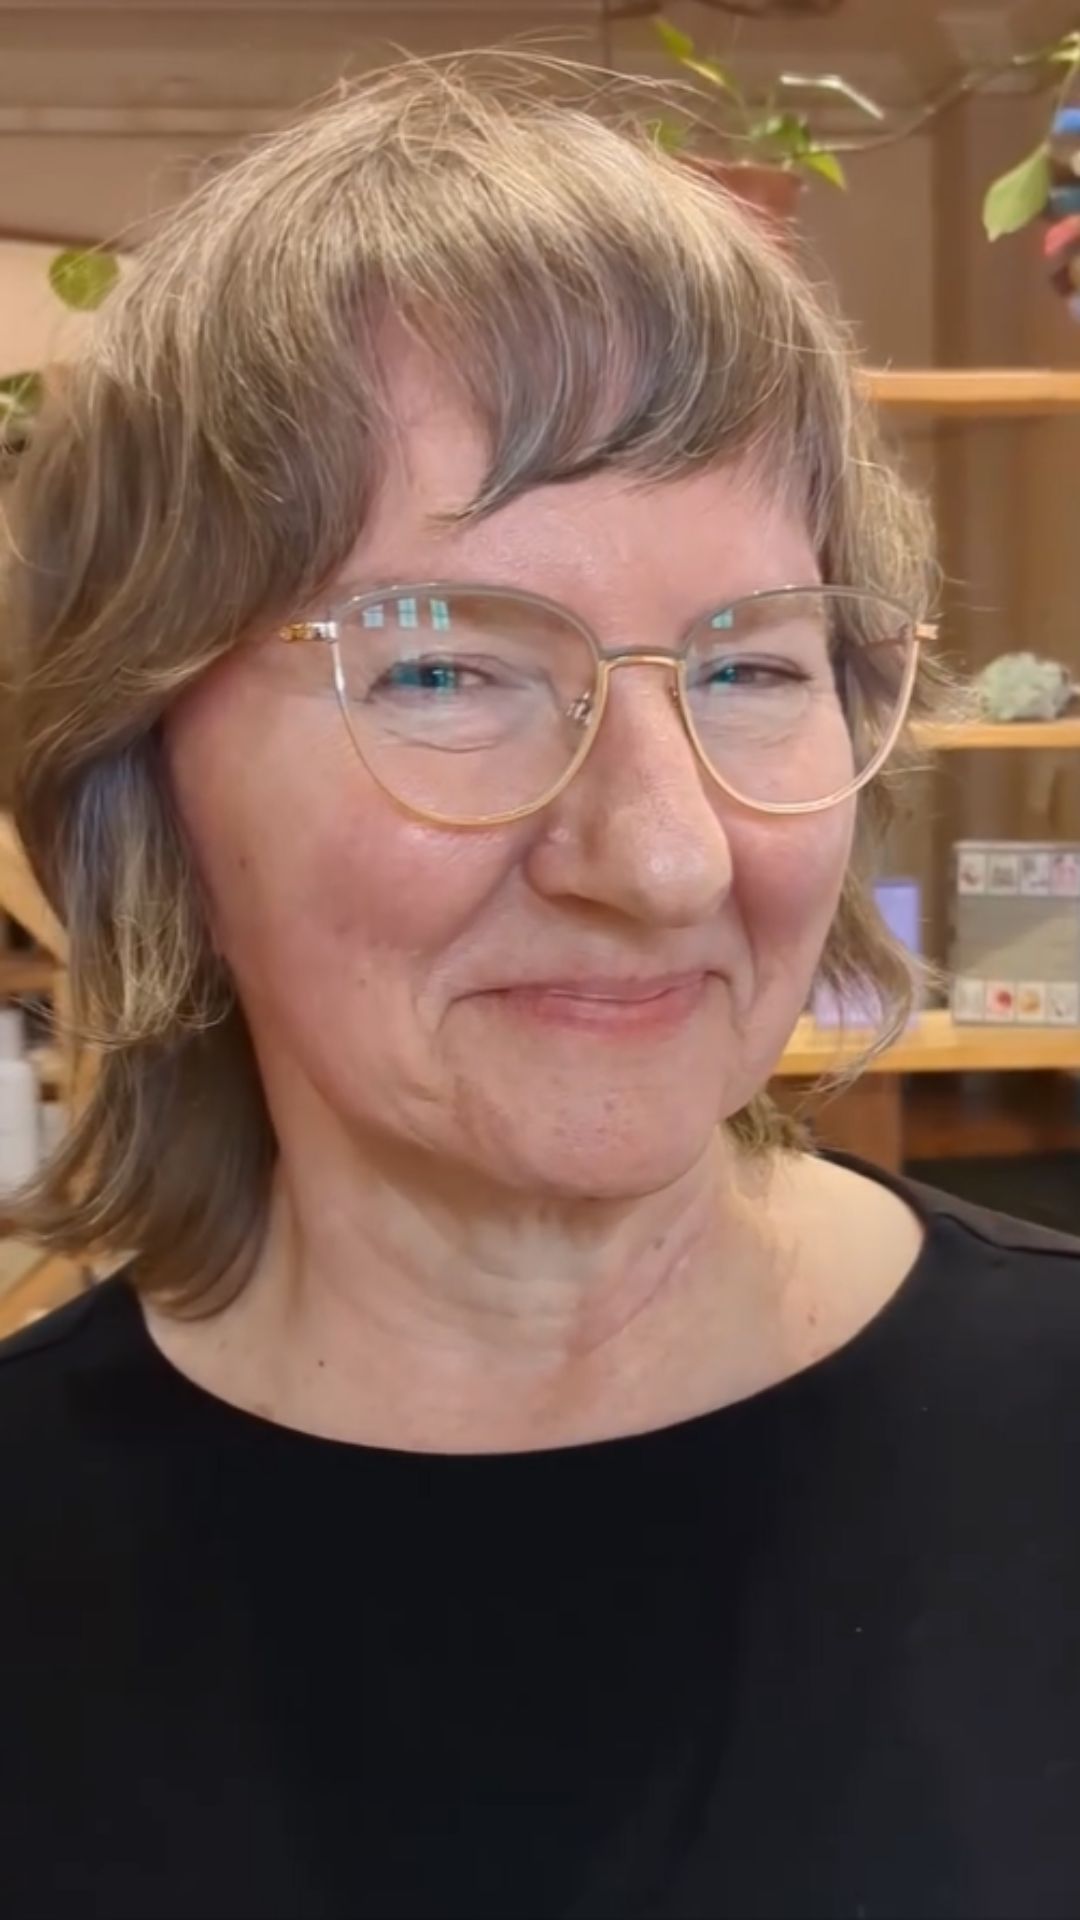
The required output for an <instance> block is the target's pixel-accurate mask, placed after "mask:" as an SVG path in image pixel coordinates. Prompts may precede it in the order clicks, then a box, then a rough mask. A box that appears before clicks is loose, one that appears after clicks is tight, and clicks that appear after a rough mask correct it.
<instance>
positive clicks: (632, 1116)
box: [469, 1086, 729, 1200]
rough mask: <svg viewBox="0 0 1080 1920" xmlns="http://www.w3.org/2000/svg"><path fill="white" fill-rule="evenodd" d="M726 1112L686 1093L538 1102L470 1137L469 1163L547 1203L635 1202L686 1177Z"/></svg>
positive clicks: (712, 1098)
mask: <svg viewBox="0 0 1080 1920" xmlns="http://www.w3.org/2000/svg"><path fill="white" fill-rule="evenodd" d="M727 1111H729V1109H728V1108H727V1107H726V1106H721V1105H720V1104H719V1103H718V1101H717V1098H716V1090H715V1088H712V1089H710V1091H709V1093H708V1094H707V1095H706V1096H704V1097H702V1098H700V1099H697V1100H695V1099H693V1098H690V1097H688V1095H687V1090H686V1088H685V1086H683V1087H673V1088H672V1089H671V1090H670V1093H669V1095H668V1097H667V1098H666V1099H665V1098H662V1097H657V1095H656V1094H655V1093H654V1094H653V1095H652V1097H650V1098H647V1099H644V1100H643V1099H641V1098H640V1097H638V1098H635V1097H633V1096H628V1095H627V1094H625V1093H624V1094H622V1095H619V1094H616V1093H614V1092H605V1093H602V1094H598V1095H595V1096H594V1097H593V1098H592V1099H588V1100H578V1101H567V1100H565V1099H564V1100H563V1101H560V1102H552V1103H550V1104H549V1103H545V1102H543V1101H542V1100H539V1099H537V1100H535V1101H533V1102H531V1103H530V1104H529V1105H528V1106H526V1105H525V1103H524V1102H522V1104H521V1105H520V1106H519V1108H518V1110H517V1111H516V1112H506V1111H505V1110H504V1111H503V1113H502V1116H501V1119H500V1120H499V1123H498V1124H497V1125H496V1126H494V1127H491V1126H490V1125H486V1126H484V1127H483V1128H481V1129H479V1130H478V1133H473V1139H474V1141H475V1148H476V1151H475V1154H474V1155H470V1158H473V1159H474V1164H477V1163H480V1164H482V1166H483V1167H484V1170H485V1171H487V1172H488V1173H490V1174H491V1175H493V1176H494V1178H495V1179H496V1180H499V1181H501V1182H503V1183H504V1184H505V1185H507V1186H510V1187H514V1188H517V1189H519V1190H520V1189H522V1188H524V1189H528V1190H532V1191H534V1192H535V1193H537V1194H543V1195H545V1196H547V1197H549V1198H553V1199H554V1198H563V1199H593V1200H632V1199H635V1198H638V1197H640V1196H642V1195H644V1194H648V1193H658V1192H660V1191H662V1190H663V1189H664V1188H666V1187H670V1186H672V1185H674V1184H675V1183H676V1182H677V1181H678V1180H680V1179H682V1178H683V1177H684V1176H685V1175H686V1174H688V1173H689V1172H690V1171H691V1169H692V1168H693V1167H695V1166H696V1165H697V1164H698V1162H699V1161H700V1160H701V1159H702V1157H703V1155H704V1154H705V1153H706V1152H707V1151H708V1149H709V1146H710V1144H711V1143H712V1141H713V1139H714V1138H715V1135H716V1131H717V1128H718V1126H719V1125H720V1124H721V1123H722V1120H723V1118H724V1117H725V1114H726V1112H727ZM489 1118H490V1119H493V1118H495V1114H494V1112H491V1111H490V1110H489ZM469 1132H473V1130H472V1129H469Z"/></svg>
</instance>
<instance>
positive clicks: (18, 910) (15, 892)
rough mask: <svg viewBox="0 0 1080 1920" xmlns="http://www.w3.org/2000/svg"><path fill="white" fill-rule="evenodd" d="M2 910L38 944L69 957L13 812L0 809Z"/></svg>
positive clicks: (64, 958) (0, 894) (59, 928)
mask: <svg viewBox="0 0 1080 1920" xmlns="http://www.w3.org/2000/svg"><path fill="white" fill-rule="evenodd" d="M0 913H6V914H9V915H10V917H11V919H12V920H15V921H17V922H18V924H19V926H20V927H25V928H26V931H27V933H29V934H32V935H33V937H34V939H35V940H36V941H37V943H38V946H39V947H44V948H45V951H46V952H47V953H51V954H52V955H53V956H54V958H55V959H57V960H60V961H66V959H67V936H66V934H65V933H64V929H63V928H62V926H61V925H60V922H59V921H58V920H57V918H56V915H55V914H54V913H53V911H52V908H51V907H50V906H49V905H48V903H47V902H46V900H45V899H44V898H43V896H42V894H41V891H40V889H39V887H38V883H37V881H36V880H35V879H34V876H33V874H32V873H31V871H30V862H29V861H28V859H27V857H26V854H25V853H24V851H23V848H22V845H21V842H20V840H19V836H18V834H17V833H16V832H15V824H14V822H13V820H12V818H11V815H10V814H7V813H0Z"/></svg>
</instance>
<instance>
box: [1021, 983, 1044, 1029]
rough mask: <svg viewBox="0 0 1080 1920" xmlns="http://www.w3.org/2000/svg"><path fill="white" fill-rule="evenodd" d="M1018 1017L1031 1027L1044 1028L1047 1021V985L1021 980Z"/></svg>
mask: <svg viewBox="0 0 1080 1920" xmlns="http://www.w3.org/2000/svg"><path fill="white" fill-rule="evenodd" d="M1016 1017H1017V1019H1018V1020H1019V1021H1021V1022H1026V1023H1027V1025H1028V1026H1031V1027H1044V1026H1045V1025H1046V1020H1047V1012H1046V983H1045V981H1043V980H1021V982H1020V984H1019V986H1018V987H1017V989H1016Z"/></svg>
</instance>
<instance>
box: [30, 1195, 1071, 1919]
mask: <svg viewBox="0 0 1080 1920" xmlns="http://www.w3.org/2000/svg"><path fill="white" fill-rule="evenodd" d="M867 1171H868V1170H867ZM903 1190H904V1191H905V1192H906V1193H907V1194H908V1196H909V1198H911V1197H912V1196H913V1194H914V1190H913V1189H907V1188H905V1189H903ZM916 1204H918V1205H919V1206H921V1207H922V1208H923V1210H924V1211H925V1213H926V1215H927V1221H928V1236H927V1240H926V1245H925V1249H924V1252H923V1254H922V1256H921V1257H920V1259H919V1261H918V1263H917V1265H916V1267H915V1269H914V1271H913V1272H912V1274H911V1276H910V1278H909V1279H908V1280H907V1281H906V1282H905V1283H904V1285H903V1286H902V1287H901V1289H900V1291H899V1293H898V1294H897V1295H896V1296H895V1297H894V1299H893V1300H892V1301H891V1303H890V1304H889V1305H888V1307H887V1308H886V1309H885V1310H884V1311H883V1312H882V1313H881V1314H880V1315H879V1316H878V1318H877V1319H876V1320H875V1321H874V1322H873V1323H872V1324H871V1325H870V1326H869V1327H868V1328H866V1329H865V1330H864V1331H863V1332H862V1333H861V1334H859V1335H858V1336H857V1338H855V1339H854V1340H853V1341H852V1342H851V1343H850V1344H849V1345H848V1346H846V1347H844V1348H842V1349H841V1350H840V1351H839V1352H838V1353H835V1354H833V1355H832V1356H830V1357H829V1358H828V1359H827V1360H824V1361H822V1362H821V1363H819V1364H817V1365H815V1366H813V1367H811V1368H809V1369H808V1370H807V1371H806V1372H804V1373H801V1374H799V1375H797V1376H796V1377H795V1378H793V1379H790V1380H787V1381H785V1382H783V1383H782V1384H780V1385H778V1386H775V1387H772V1388H770V1389H769V1390H768V1391H766V1392H763V1393H760V1394H758V1395H757V1396H756V1397H754V1398H753V1399H751V1400H748V1401H744V1402H742V1403H740V1404H738V1405H735V1406H731V1407H727V1408H724V1409H723V1410H721V1411H719V1412H716V1413H712V1414H707V1415H705V1416H703V1417H701V1418H698V1419H694V1420H690V1421H687V1422H686V1423H684V1424H682V1425H679V1426H675V1427H669V1428H666V1429H664V1430H663V1431H660V1432H655V1433H651V1434H645V1435H639V1436H634V1437H631V1438H629V1439H621V1440H612V1441H605V1442H602V1443H599V1444H595V1445H586V1446H577V1447H566V1448H561V1449H556V1450H551V1451H546V1452H539V1453H524V1454H522V1453H518V1454H503V1455H488V1456H484V1455H466V1456H457V1457H454V1456H440V1455H429V1454H407V1453H395V1452H392V1451H384V1450H380V1449H377V1448H372V1447H363V1446H348V1445H345V1444H342V1443H340V1442H334V1441H328V1440H319V1439H314V1438H311V1437H309V1436H305V1435H302V1434H298V1433H295V1432H292V1431H290V1430H288V1429H286V1428H282V1427H278V1426H275V1425H273V1424H272V1423H270V1422H268V1421H264V1420H260V1419H259V1418H257V1417H256V1416H254V1415H251V1414H247V1413H243V1412H240V1411H238V1410H236V1409H232V1408H230V1407H228V1406H227V1405H225V1404H224V1403H223V1402H221V1401H219V1400H217V1399H215V1398H214V1397H213V1396H211V1395H209V1394H207V1393H205V1392H204V1391H202V1390H200V1389H199V1388H197V1387H195V1386H194V1385H192V1384H191V1383H190V1382H188V1381H186V1380H185V1379H184V1378H183V1377H182V1376H181V1375H180V1374H179V1373H177V1372H176V1371H175V1370H174V1369H173V1368H172V1367H170V1365H169V1363H168V1362H167V1361H166V1360H165V1359H164V1358H163V1357H162V1356H161V1355H159V1353H158V1352H157V1350H156V1348H155V1347H154V1345H153V1344H152V1342H151V1340H150V1338H149V1336H148V1334H147V1333H146V1331H145V1328H144V1326H143V1322H142V1318H141V1315H140V1313H139V1311H138V1308H137V1306H136V1303H135V1301H134V1299H133V1296H132V1295H131V1293H130V1292H129V1290H128V1288H127V1287H126V1285H125V1284H124V1283H123V1282H110V1283H108V1284H106V1285H105V1286H103V1287H101V1288H100V1289H99V1290H98V1291H97V1292H96V1293H94V1294H92V1295H89V1296H87V1297H84V1298H83V1299H82V1300H80V1301H79V1302H77V1303H76V1304H75V1305H73V1306H70V1307H67V1308H65V1309H64V1310H63V1311H62V1312H60V1313H58V1314H55V1315H54V1316H53V1317H52V1318H51V1319H49V1320H47V1321H43V1322H41V1323H39V1324H38V1325H37V1326H35V1327H33V1328H31V1329H30V1330H29V1331H27V1332H25V1333H24V1334H22V1335H20V1336H19V1337H18V1338H17V1339H15V1340H14V1341H11V1342H9V1343H8V1344H7V1345H6V1347H4V1348H0V1483H2V1486H0V1549H2V1554H3V1571H2V1573H0V1658H2V1660H3V1681H2V1702H3V1711H2V1721H0V1915H2V1916H3V1920H52V1917H53V1916H65V1920H66V1917H67V1916H79V1920H86V1916H95V1917H100V1920H129V1916H130V1920H135V1917H136V1916H137V1920H331V1917H332V1920H366V1917H367V1916H375V1917H377V1920H390V1916H400V1917H401V1920H426V1917H427V1916H446V1915H454V1916H460V1920H487V1916H496V1915H497V1916H499V1920H504V1917H505V1916H510V1917H511V1920H513V1917H516V1920H555V1916H560V1917H561V1916H565V1917H566V1920H621V1916H630V1915H633V1916H635V1917H640V1920H645V1916H649V1917H650V1920H657V1917H659V1916H664V1917H665V1920H667V1917H670V1920H674V1916H679V1917H680V1920H699V1917H700V1920H706V1917H707V1920H723V1917H725V1916H730V1917H731V1920H751V1917H752V1916H774V1917H775V1920H793V1917H794V1916H799V1917H800V1920H801V1917H803V1916H805V1917H806V1920H825V1917H826V1916H834V1915H843V1916H848V1917H849V1920H856V1916H858V1917H860V1920H885V1917H886V1916H896V1917H897V1920H899V1917H900V1916H903V1920H919V1917H920V1916H935V1917H936V1916H948V1917H949V1920H953V1917H955V1920H994V1917H995V1916H1007V1917H1008V1920H1042V1917H1043V1916H1049V1915H1057V1916H1069V1920H1073V1917H1074V1916H1076V1915H1077V1914H1080V1244H1074V1243H1073V1242H1072V1241H1069V1240H1065V1239H1062V1238H1059V1237H1058V1236H1056V1235H1053V1234H1050V1233H1047V1232H1044V1231H1041V1230H1039V1229H1038V1228H1034V1227H1028V1226H1020V1225H1018V1224H1017V1223H1015V1222H1013V1221H1009V1220H1005V1219H1002V1218H999V1217H996V1216H993V1215H990V1214H985V1213H982V1212H980V1211H978V1210H977V1209H974V1208H969V1207H966V1206H964V1205H962V1204H961V1203H959V1202H953V1201H951V1200H948V1199H945V1198H943V1197H942V1196H939V1195H927V1194H922V1195H919V1196H917V1197H916Z"/></svg>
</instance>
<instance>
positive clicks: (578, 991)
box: [512, 972, 704, 1006]
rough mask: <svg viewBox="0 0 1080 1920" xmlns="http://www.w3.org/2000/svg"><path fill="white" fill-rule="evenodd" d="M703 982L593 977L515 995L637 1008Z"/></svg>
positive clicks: (534, 985) (678, 977) (698, 977)
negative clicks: (545, 995) (615, 1004)
mask: <svg viewBox="0 0 1080 1920" xmlns="http://www.w3.org/2000/svg"><path fill="white" fill-rule="evenodd" d="M703 978H704V975H703V974H702V973H701V972H697V973H669V974H662V975H659V976H656V977H654V978H652V979H648V980H625V979H622V978H606V977H604V976H602V975H601V976H597V975H590V976H589V978H588V979H586V980H536V981H532V982H530V983H528V984H527V985H525V986H523V987H521V988H515V989H512V991H515V992H526V993H547V994H553V995H555V996H556V997H557V998H559V999H565V1000H594V1001H598V1002H604V1001H611V1002H614V1003H617V1004H622V1005H626V1006H635V1005H638V1004H640V1003H641V1002H642V1001H647V1000H659V999H661V998H662V996H663V995H664V994H667V993H675V992H678V991H679V990H680V989H682V988H685V987H690V986H698V985H700V983H701V981H702V980H703Z"/></svg>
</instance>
